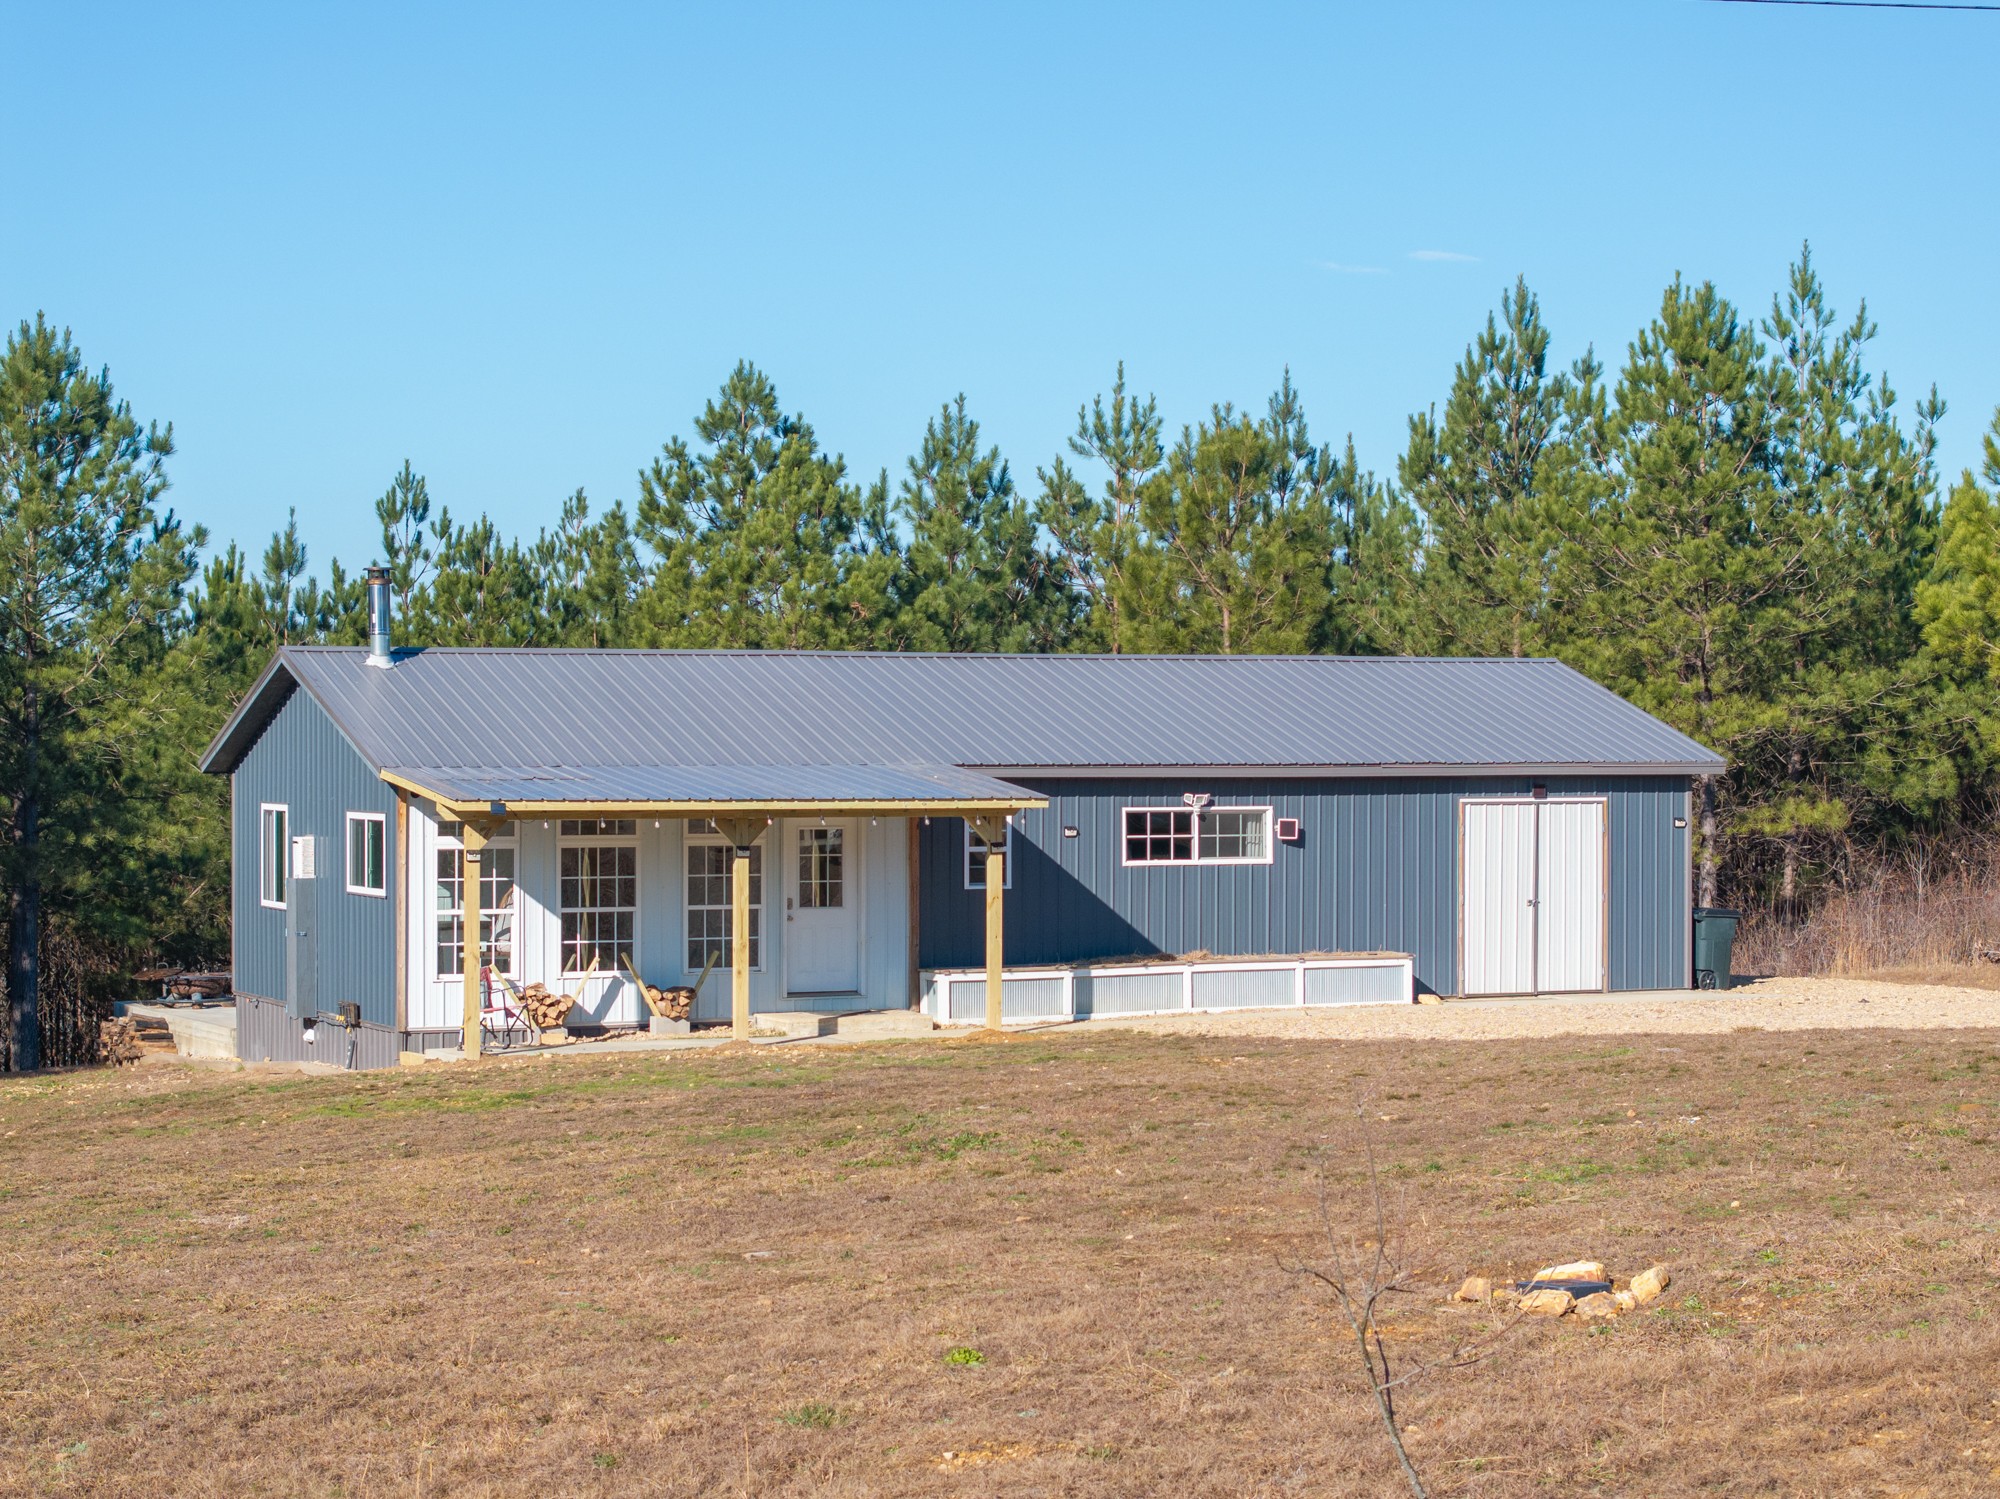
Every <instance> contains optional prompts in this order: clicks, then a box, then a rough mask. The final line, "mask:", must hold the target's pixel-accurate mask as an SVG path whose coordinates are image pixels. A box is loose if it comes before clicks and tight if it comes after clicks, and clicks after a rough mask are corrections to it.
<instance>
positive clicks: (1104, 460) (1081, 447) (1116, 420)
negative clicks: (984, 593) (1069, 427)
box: [1035, 360, 1166, 653]
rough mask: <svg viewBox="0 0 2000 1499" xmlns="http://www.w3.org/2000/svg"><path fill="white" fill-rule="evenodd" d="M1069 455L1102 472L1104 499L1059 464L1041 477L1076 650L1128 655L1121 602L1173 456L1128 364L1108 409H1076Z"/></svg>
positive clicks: (1041, 505)
mask: <svg viewBox="0 0 2000 1499" xmlns="http://www.w3.org/2000/svg"><path fill="white" fill-rule="evenodd" d="M1069 450H1070V452H1071V454H1073V455H1074V456H1075V457H1078V458H1085V459H1090V460H1093V461H1095V462H1097V463H1100V464H1102V465H1103V467H1104V469H1105V479H1104V490H1103V495H1102V497H1101V498H1099V497H1094V496H1092V495H1091V494H1090V493H1089V491H1088V490H1087V489H1086V487H1085V486H1084V483H1083V481H1082V479H1080V478H1079V477H1078V476H1077V475H1076V473H1075V472H1074V471H1072V470H1071V469H1070V467H1069V465H1068V464H1067V463H1066V462H1064V460H1063V459H1062V458H1061V457H1057V458H1056V459H1055V460H1054V461H1053V462H1052V463H1051V464H1050V465H1049V467H1048V468H1046V469H1039V470H1037V471H1036V475H1035V477H1036V478H1037V479H1038V480H1039V481H1040V482H1041V486H1042V494H1041V499H1040V501H1039V502H1038V504H1037V506H1036V518H1037V520H1039V521H1040V523H1041V525H1042V526H1043V527H1044V529H1046V530H1047V532H1048V534H1049V536H1050V537H1051V539H1052V540H1053V541H1054V543H1055V550H1056V555H1057V556H1059V557H1060V558H1061V559H1062V563H1063V567H1064V569H1065V571H1066V573H1067V576H1068V583H1069V587H1070V589H1071V591H1072V593H1073V595H1074V597H1075V599H1076V603H1077V609H1078V615H1079V625H1078V630H1077V633H1076V635H1075V636H1074V638H1073V640H1072V642H1071V644H1072V645H1073V646H1075V647H1078V648H1082V649H1090V650H1105V651H1111V652H1113V653H1116V652H1118V651H1121V650H1123V649H1124V648H1125V638H1126V633H1127V630H1126V624H1125V620H1124V618H1123V616H1122V615H1121V613H1120V602H1121V595H1122V592H1123V590H1124V587H1125V569H1126V565H1127V563H1128V561H1129V559H1130V557H1131V555H1132V549H1133V548H1134V547H1135V546H1136V545H1138V542H1139V502H1140V496H1141V495H1142V494H1144V492H1145V488H1146V484H1147V482H1148V481H1149V480H1150V479H1151V478H1152V476H1153V475H1154V473H1156V472H1157V471H1158V469H1159V467H1160V464H1161V463H1162V462H1163V461H1164V459H1165V457H1166V450H1165V449H1164V448H1163V447H1162V446H1161V445H1160V415H1159V408H1158V405H1157V403H1156V402H1155V401H1154V399H1153V398H1152V397H1151V396H1148V397H1146V399H1145V400H1144V401H1141V400H1139V399H1137V398H1136V397H1132V396H1128V395H1127V394H1126V393H1125V365H1124V362H1123V361H1122V360H1121V361H1120V362H1119V365H1118V376H1117V379H1116V380H1114V381H1113V382H1112V386H1111V401H1110V404H1109V406H1108V407H1107V405H1106V404H1105V400H1104V397H1103V396H1101V395H1099V396H1095V397H1093V398H1092V400H1091V402H1090V404H1089V405H1088V406H1080V407H1078V408H1077V413H1076V432H1075V433H1074V434H1073V435H1072V436H1071V437H1070V440H1069Z"/></svg>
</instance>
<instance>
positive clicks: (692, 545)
mask: <svg viewBox="0 0 2000 1499" xmlns="http://www.w3.org/2000/svg"><path fill="white" fill-rule="evenodd" d="M695 433H696V436H697V438H698V439H699V440H700V442H701V443H702V444H704V450H702V451H697V450H696V449H694V448H692V447H690V446H689V444H688V443H687V442H685V441H684V440H682V439H680V438H674V439H673V440H672V441H670V442H669V443H667V444H666V446H665V448H664V449H663V450H662V452H661V454H660V456H659V457H658V458H656V459H655V460H654V461H653V464H652V466H651V467H650V468H649V469H648V470H647V471H646V472H644V473H642V474H641V475H640V480H639V489H640V497H639V510H638V526H637V535H638V538H639V540H640V541H641V542H642V543H643V544H644V545H645V546H646V547H647V548H649V549H650V551H651V552H652V554H653V558H654V563H653V566H652V570H651V573H650V576H649V577H648V578H647V580H646V583H645V586H644V590H643V592H642V594H641V595H640V598H639V600H638V606H637V607H638V614H639V621H638V626H637V627H638V629H639V631H640V632H641V633H642V634H643V635H644V636H645V637H646V638H647V639H648V640H650V641H652V642H653V643H657V644H665V645H684V646H759V647H766V646H775V647H788V648H814V647H828V646H840V645H847V644H851V643H855V641H856V637H857V636H859V635H862V634H864V633H865V629H864V625H863V623H862V621H864V620H865V619H866V618H867V617H868V616H869V615H870V614H871V613H874V612H879V605H878V604H877V602H876V601H875V600H874V599H872V598H869V597H868V596H867V595H866V593H865V591H864V592H862V593H859V594H857V592H856V588H857V584H856V579H855V577H854V573H855V570H856V567H857V564H858V563H859V561H860V559H861V547H860V543H861V541H862V537H863V533H864V531H865V529H866V523H867V515H866V502H865V501H864V499H863V496H862V495H861V494H860V492H859V491H858V490H857V489H856V487H855V486H854V485H853V484H851V483H850V482H849V481H848V479H847V471H846V465H845V463H844V462H843V461H842V460H841V459H840V458H838V457H832V456H829V455H827V454H826V453H823V452H822V451H821V450H820V448H819V445H818V441H817V439H816V438H815V437H814V435H813V430H812V428H811V427H810V426H808V425H807V424H806V422H805V421H804V419H803V418H801V417H798V416H787V415H786V414H785V413H784V411H783V409H782V408H781V407H780V406H779V404H778V395H777V390H776V388H775V387H774V386H773V385H772V384H771V381H770V380H769V379H768V378H767V377H766V376H765V375H764V374H763V373H762V372H761V371H759V370H758V369H756V368H755V367H754V366H753V365H750V364H748V363H744V364H739V365H738V366H737V367H736V369H735V370H734V371H733V372H732V373H731V375H730V377H729V379H728V380H727V381H726V382H724V384H723V387H722V390H721V393H720V395H719V396H718V397H717V399H715V400H714V401H711V402H710V403H709V404H708V406H707V407H706V409H704V410H703V412H702V414H701V417H700V418H699V419H698V420H697V421H696V423H695Z"/></svg>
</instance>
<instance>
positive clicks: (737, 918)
mask: <svg viewBox="0 0 2000 1499" xmlns="http://www.w3.org/2000/svg"><path fill="white" fill-rule="evenodd" d="M768 825H769V824H768V819H766V818H762V817H718V818H716V819H715V830H716V831H717V832H718V833H720V834H722V836H723V837H724V838H726V839H728V840H729V847H730V864H729V957H730V963H729V1024H730V1032H731V1034H732V1035H733V1037H734V1038H735V1039H736V1040H738V1041H748V1040H749V1039H750V850H751V847H752V846H753V845H754V844H755V843H756V842H757V839H758V837H759V836H760V835H761V834H762V833H763V831H764V829H765V828H766V827H767V826H768Z"/></svg>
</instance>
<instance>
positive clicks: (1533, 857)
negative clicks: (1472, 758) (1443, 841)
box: [1459, 799, 1606, 994]
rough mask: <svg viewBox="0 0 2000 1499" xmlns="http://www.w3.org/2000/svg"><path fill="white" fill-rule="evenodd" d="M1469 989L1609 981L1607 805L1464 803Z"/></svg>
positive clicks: (1593, 985) (1590, 987)
mask: <svg viewBox="0 0 2000 1499" xmlns="http://www.w3.org/2000/svg"><path fill="white" fill-rule="evenodd" d="M1463 808H1464V811H1463V816H1464V836H1463V849H1464V855H1463V857H1464V864H1463V867H1462V869H1461V871H1460V873H1461V885H1460V888H1461V890H1462V891H1463V892H1464V902H1465V906H1464V915H1463V919H1462V935H1461V941H1460V958H1461V968H1460V974H1459V992H1460V993H1462V994H1564V993H1582V992H1591V991H1596V990H1601V989H1603V988H1604V987H1605V945H1604V915H1605V879H1606V870H1605V846H1604V816H1605V804H1604V802H1603V801H1601V800H1595V799H1591V800H1576V801H1562V800H1548V801H1468V802H1465V803H1464V804H1463Z"/></svg>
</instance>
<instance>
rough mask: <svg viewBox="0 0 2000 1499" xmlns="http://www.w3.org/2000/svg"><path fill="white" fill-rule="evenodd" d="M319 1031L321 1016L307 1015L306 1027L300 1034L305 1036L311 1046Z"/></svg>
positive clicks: (306, 1041) (307, 1043)
mask: <svg viewBox="0 0 2000 1499" xmlns="http://www.w3.org/2000/svg"><path fill="white" fill-rule="evenodd" d="M318 1032H319V1016H317V1015H308V1016H306V1026H305V1029H304V1030H303V1031H302V1032H300V1034H301V1035H302V1036H303V1037H304V1038H305V1043H306V1045H308V1046H310V1045H312V1044H313V1037H314V1036H316V1035H317V1034H318Z"/></svg>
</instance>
